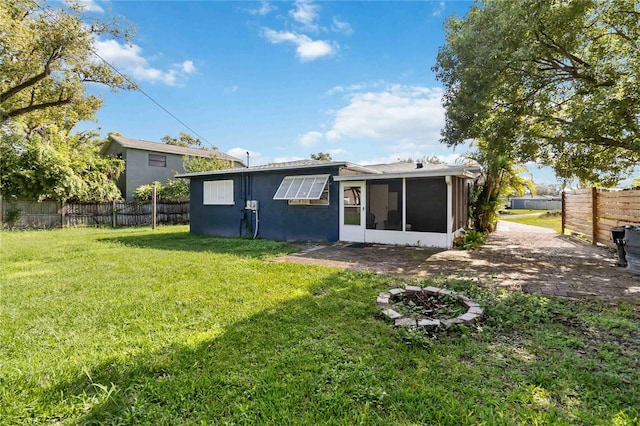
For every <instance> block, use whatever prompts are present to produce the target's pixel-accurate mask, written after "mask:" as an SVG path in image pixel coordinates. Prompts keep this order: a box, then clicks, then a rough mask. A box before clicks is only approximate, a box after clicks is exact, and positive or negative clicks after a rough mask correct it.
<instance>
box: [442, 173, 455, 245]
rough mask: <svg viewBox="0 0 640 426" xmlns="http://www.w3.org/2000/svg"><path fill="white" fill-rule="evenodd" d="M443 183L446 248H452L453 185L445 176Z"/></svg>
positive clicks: (448, 177) (449, 177)
mask: <svg viewBox="0 0 640 426" xmlns="http://www.w3.org/2000/svg"><path fill="white" fill-rule="evenodd" d="M444 181H445V182H446V183H447V245H448V248H452V247H453V230H452V228H453V217H452V216H451V215H452V214H453V185H452V179H451V176H445V177H444Z"/></svg>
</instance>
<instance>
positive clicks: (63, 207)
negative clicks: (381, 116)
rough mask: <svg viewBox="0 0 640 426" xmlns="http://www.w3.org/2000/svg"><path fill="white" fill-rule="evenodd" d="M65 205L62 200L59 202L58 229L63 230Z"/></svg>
mask: <svg viewBox="0 0 640 426" xmlns="http://www.w3.org/2000/svg"><path fill="white" fill-rule="evenodd" d="M66 205H67V203H65V202H64V200H61V201H60V228H64V216H65V215H64V213H65V211H64V210H65V208H66Z"/></svg>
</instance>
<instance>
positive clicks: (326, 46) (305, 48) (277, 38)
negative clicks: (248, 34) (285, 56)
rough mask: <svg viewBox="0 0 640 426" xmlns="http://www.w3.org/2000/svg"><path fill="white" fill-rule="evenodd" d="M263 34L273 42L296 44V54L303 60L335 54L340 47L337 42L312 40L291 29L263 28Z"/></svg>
mask: <svg viewBox="0 0 640 426" xmlns="http://www.w3.org/2000/svg"><path fill="white" fill-rule="evenodd" d="M262 36H263V37H264V38H266V39H267V40H268V41H269V42H271V43H272V44H279V43H285V42H288V43H292V44H294V45H295V46H296V55H297V56H298V58H300V60H301V61H302V62H307V61H313V60H315V59H318V58H321V57H323V56H329V55H333V54H334V53H336V50H337V49H338V46H337V45H336V44H335V43H332V42H329V41H325V40H312V39H311V38H309V37H308V36H306V35H304V34H296V33H292V32H290V31H275V30H272V29H270V28H263V29H262Z"/></svg>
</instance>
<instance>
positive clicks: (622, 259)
mask: <svg viewBox="0 0 640 426" xmlns="http://www.w3.org/2000/svg"><path fill="white" fill-rule="evenodd" d="M626 228H628V226H616V227H615V228H611V239H612V240H613V242H614V243H616V248H617V249H618V262H617V263H616V265H617V266H622V267H624V268H626V267H627V253H626V252H625V250H624V234H625V231H626Z"/></svg>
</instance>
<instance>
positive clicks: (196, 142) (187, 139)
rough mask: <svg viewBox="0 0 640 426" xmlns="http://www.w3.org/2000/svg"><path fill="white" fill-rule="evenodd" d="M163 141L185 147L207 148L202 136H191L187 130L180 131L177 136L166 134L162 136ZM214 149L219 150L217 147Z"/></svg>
mask: <svg viewBox="0 0 640 426" xmlns="http://www.w3.org/2000/svg"><path fill="white" fill-rule="evenodd" d="M161 140H162V142H163V143H166V144H167V145H176V146H182V147H185V148H200V149H206V148H205V147H204V146H203V145H202V141H201V140H200V138H196V137H194V136H191V135H190V134H189V133H187V132H180V134H179V135H178V137H177V138H175V137H173V136H171V135H164V136H163V137H162V139H161ZM212 149H213V150H217V149H218V148H217V147H215V146H214V147H213V148H212Z"/></svg>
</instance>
